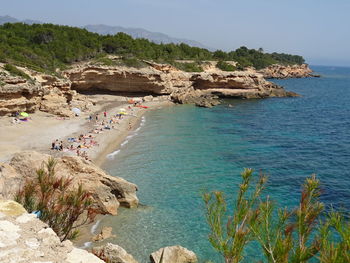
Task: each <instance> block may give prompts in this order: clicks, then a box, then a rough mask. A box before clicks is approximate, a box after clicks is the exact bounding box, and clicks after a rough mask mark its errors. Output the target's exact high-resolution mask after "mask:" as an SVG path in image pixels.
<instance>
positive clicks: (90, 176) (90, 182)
mask: <svg viewBox="0 0 350 263" xmlns="http://www.w3.org/2000/svg"><path fill="white" fill-rule="evenodd" d="M49 157H50V156H49V155H47V154H41V153H38V152H33V151H27V152H21V153H18V154H15V155H14V156H13V158H12V159H11V161H10V163H9V164H5V163H4V164H1V163H0V198H4V199H12V198H13V197H14V194H15V193H16V192H17V191H18V190H19V189H20V188H21V187H22V186H23V184H24V183H25V182H26V180H28V179H30V178H33V177H35V176H36V170H37V169H39V168H40V167H41V166H42V164H43V162H47V160H48V158H49ZM56 160H57V165H56V174H57V176H63V177H66V176H69V177H71V178H73V182H72V187H77V186H78V185H79V184H80V183H81V184H82V185H83V187H84V189H86V190H88V191H89V192H90V193H91V194H92V198H93V199H94V201H95V206H96V209H97V211H98V212H99V213H101V214H112V215H116V214H117V210H118V207H119V206H120V205H121V206H124V207H136V206H137V205H138V198H137V196H136V191H137V186H136V185H134V184H132V183H130V182H128V181H126V180H124V179H123V178H120V177H115V176H110V175H108V174H106V173H105V172H104V171H103V170H102V169H100V168H99V167H97V166H96V165H94V164H92V163H91V162H88V161H85V160H83V159H82V158H80V157H72V156H63V157H61V158H57V159H56Z"/></svg>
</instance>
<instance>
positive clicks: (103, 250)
mask: <svg viewBox="0 0 350 263" xmlns="http://www.w3.org/2000/svg"><path fill="white" fill-rule="evenodd" d="M93 252H94V254H96V255H102V257H103V258H105V259H108V262H110V263H137V261H136V260H135V259H134V257H133V256H132V255H130V254H128V253H127V252H126V251H125V249H124V248H122V247H120V246H118V245H115V244H111V243H107V244H106V245H104V246H102V247H95V248H93Z"/></svg>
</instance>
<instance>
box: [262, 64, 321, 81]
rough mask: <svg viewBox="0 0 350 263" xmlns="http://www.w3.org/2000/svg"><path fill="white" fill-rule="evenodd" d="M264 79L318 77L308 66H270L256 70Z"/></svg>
mask: <svg viewBox="0 0 350 263" xmlns="http://www.w3.org/2000/svg"><path fill="white" fill-rule="evenodd" d="M257 72H258V73H261V74H262V75H263V76H264V78H266V79H288V78H309V77H320V75H317V74H314V73H313V70H312V69H311V68H310V67H309V65H308V64H301V65H287V66H285V65H278V64H276V65H271V66H268V67H266V68H264V69H261V70H258V71H257Z"/></svg>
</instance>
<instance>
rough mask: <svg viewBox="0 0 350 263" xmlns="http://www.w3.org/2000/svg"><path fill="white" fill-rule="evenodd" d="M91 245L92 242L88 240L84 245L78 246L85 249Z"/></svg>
mask: <svg viewBox="0 0 350 263" xmlns="http://www.w3.org/2000/svg"><path fill="white" fill-rule="evenodd" d="M91 245H92V242H90V241H89V242H85V243H84V245H83V246H81V247H79V248H81V249H86V248H89V247H91Z"/></svg>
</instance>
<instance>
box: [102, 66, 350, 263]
mask: <svg viewBox="0 0 350 263" xmlns="http://www.w3.org/2000/svg"><path fill="white" fill-rule="evenodd" d="M313 69H314V70H315V71H316V72H318V73H320V74H321V75H322V77H321V78H307V79H288V80H273V81H274V82H276V83H277V84H280V85H282V86H284V87H285V88H286V89H287V90H290V91H294V92H297V93H299V94H301V95H302V97H298V98H270V99H263V100H225V101H224V103H223V104H222V105H220V106H217V107H214V108H211V109H204V108H197V107H194V106H189V105H184V106H175V107H168V108H163V109H160V110H156V111H152V112H149V113H148V114H146V116H145V120H146V121H145V122H144V125H143V126H142V127H141V129H140V130H139V131H138V135H137V136H135V137H133V138H131V139H130V140H129V142H128V143H127V144H125V145H124V146H123V147H122V148H121V151H120V152H119V153H118V154H117V155H115V158H114V159H113V160H108V161H107V162H106V163H105V165H104V168H105V169H106V170H107V171H108V172H110V173H111V174H112V175H114V176H120V177H123V178H125V179H127V180H128V181H131V182H134V183H135V184H137V185H138V187H139V191H138V197H139V199H140V203H141V204H142V205H141V206H140V207H139V208H138V209H120V210H119V215H118V216H116V217H112V216H109V217H105V218H104V219H103V220H102V222H101V224H102V225H108V226H112V227H113V228H114V233H115V234H116V238H114V239H113V240H108V241H111V242H113V243H117V244H119V245H121V246H122V247H124V248H125V249H126V250H127V251H128V252H129V253H131V254H132V255H134V256H135V258H136V259H138V260H139V261H140V262H148V257H149V254H150V253H151V252H153V251H155V250H158V249H159V248H160V247H164V246H170V245H177V244H179V245H182V246H184V247H186V248H188V249H190V250H193V251H194V252H195V253H196V254H197V255H198V257H199V258H200V262H206V261H209V260H211V261H213V262H220V257H219V256H218V255H217V253H216V252H215V251H214V250H213V249H212V247H211V246H210V244H209V242H208V241H207V234H208V227H207V225H206V222H205V216H204V205H203V202H202V199H201V194H202V193H203V192H205V191H210V190H221V191H224V192H225V193H226V196H227V197H228V199H229V200H232V197H233V196H234V194H235V193H236V190H237V186H238V184H239V182H240V176H239V174H240V172H241V171H242V170H243V168H245V167H250V168H253V169H254V170H255V171H256V172H257V173H258V172H259V171H263V172H265V173H267V174H268V175H269V183H268V187H267V189H266V193H268V194H269V195H270V196H271V197H272V198H273V199H274V200H276V201H277V202H278V204H279V205H282V206H288V207H293V206H294V205H295V204H296V203H297V202H298V198H299V195H300V189H301V184H302V183H303V181H304V179H305V177H306V176H309V175H310V174H312V173H316V174H317V175H318V177H319V178H320V179H321V183H322V189H323V195H322V201H323V202H325V203H326V204H327V205H331V204H333V206H335V207H337V208H342V209H345V210H347V211H350V205H349V199H350V172H349V168H350V133H349V131H350V68H339V67H313ZM229 105H232V107H229ZM246 254H247V257H246V262H251V261H250V260H251V259H252V258H253V257H255V256H257V255H259V254H261V253H260V251H259V250H257V249H256V247H254V246H252V247H250V248H248V250H247V251H246Z"/></svg>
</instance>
